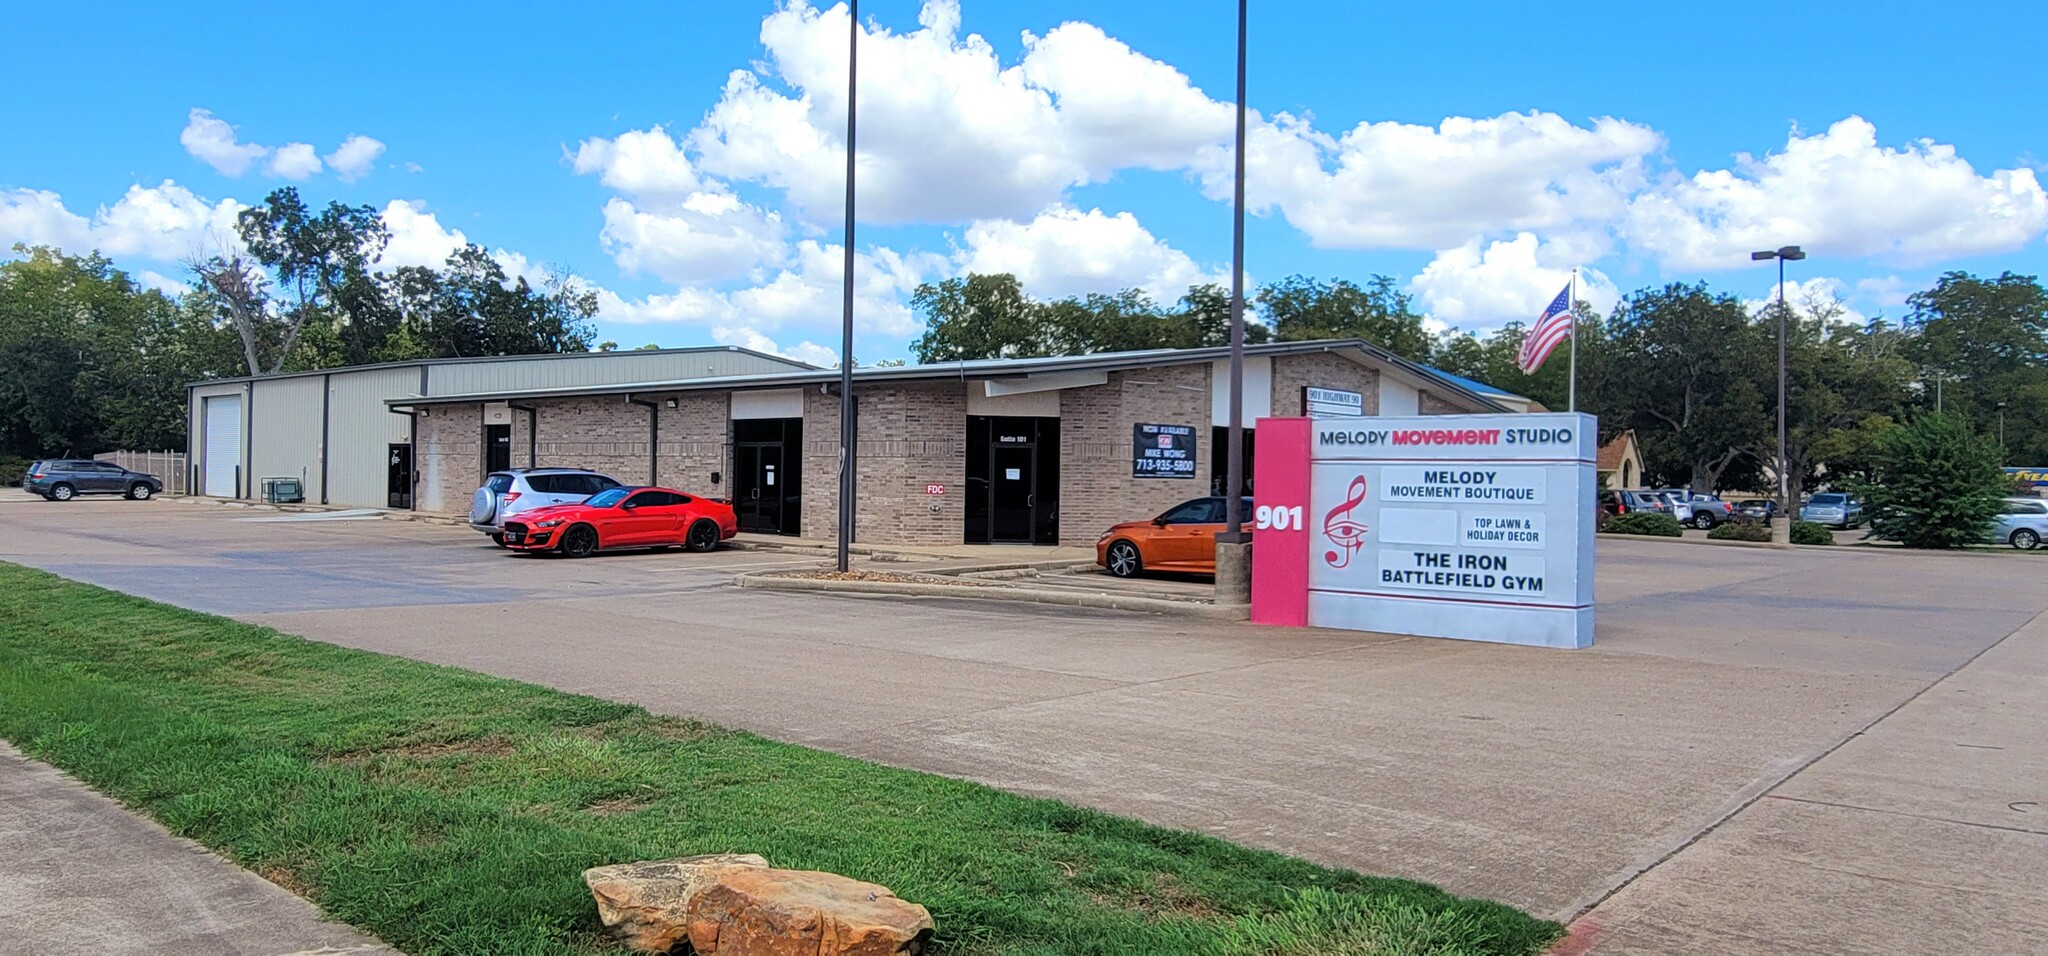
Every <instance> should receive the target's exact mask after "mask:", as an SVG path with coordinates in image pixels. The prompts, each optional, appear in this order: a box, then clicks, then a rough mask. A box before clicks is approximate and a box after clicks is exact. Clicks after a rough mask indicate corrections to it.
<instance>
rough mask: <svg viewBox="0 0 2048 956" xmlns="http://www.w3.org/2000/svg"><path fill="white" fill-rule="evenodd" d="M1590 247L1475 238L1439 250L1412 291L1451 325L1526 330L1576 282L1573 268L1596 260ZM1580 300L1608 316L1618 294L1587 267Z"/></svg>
mask: <svg viewBox="0 0 2048 956" xmlns="http://www.w3.org/2000/svg"><path fill="white" fill-rule="evenodd" d="M1586 248H1587V245H1586V240H1575V241H1571V240H1568V241H1562V242H1545V241H1542V240H1539V239H1538V238H1537V236H1536V234H1535V233H1530V232H1523V233H1518V234H1517V235H1516V236H1515V238H1513V239H1510V240H1505V241H1497V242H1484V241H1482V240H1479V239H1473V240H1471V241H1470V242H1466V243H1464V244H1463V245H1460V246H1457V247H1455V248H1451V249H1445V250H1442V251H1439V252H1438V253H1437V254H1436V258H1435V259H1432V260H1431V261H1430V263H1429V265H1427V266H1424V267H1423V270H1422V271H1421V272H1420V273H1418V274H1417V275H1416V276H1415V278H1414V280H1413V281H1412V282H1411V283H1410V288H1411V289H1413V290H1414V292H1415V297H1416V300H1417V301H1418V302H1419V303H1420V304H1421V305H1422V308H1423V310H1424V311H1425V312H1427V313H1428V314H1429V315H1431V316H1432V317H1434V318H1436V319H1438V320H1439V321H1441V322H1443V323H1445V324H1446V325H1451V326H1457V327H1459V328H1462V329H1465V330H1466V331H1480V332H1487V331H1492V330H1494V329H1497V328H1499V327H1501V326H1503V325H1506V324H1507V323H1509V322H1513V321H1520V322H1522V323H1523V324H1524V325H1527V324H1528V323H1530V322H1533V321H1535V319H1536V316H1537V314H1538V313H1540V312H1542V311H1543V309H1544V307H1545V306H1548V305H1549V304H1550V300H1551V299H1553V298H1555V297H1556V296H1557V294H1558V292H1560V291H1562V290H1563V289H1564V287H1565V284H1566V283H1568V282H1570V281H1571V270H1572V266H1573V265H1575V264H1578V263H1581V262H1586V261H1590V259H1591V258H1593V257H1590V256H1587V255H1585V254H1584V252H1585V249H1586ZM1577 298H1579V299H1580V300H1582V301H1585V302H1587V303H1590V304H1591V305H1592V307H1593V308H1594V309H1595V310H1597V311H1602V312H1604V311H1606V310H1607V309H1609V308H1611V307H1612V306H1613V305H1614V303H1615V301H1616V300H1617V299H1618V298H1619V292H1618V290H1616V289H1615V287H1614V283H1613V282H1612V281H1611V280H1609V279H1608V277H1607V276H1606V275H1605V274H1604V273H1602V272H1600V271H1599V270H1596V269H1591V268H1585V269H1581V270H1580V273H1579V285H1578V295H1577Z"/></svg>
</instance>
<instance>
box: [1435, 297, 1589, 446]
mask: <svg viewBox="0 0 2048 956" xmlns="http://www.w3.org/2000/svg"><path fill="white" fill-rule="evenodd" d="M1572 313H1573V317H1574V320H1575V321H1576V322H1577V323H1578V326H1577V328H1576V330H1575V334H1576V335H1577V336H1578V342H1577V343H1576V348H1577V349H1578V366H1579V411H1582V412H1586V413H1588V414H1595V415H1597V414H1601V407H1600V404H1599V395H1600V391H1601V389H1600V384H1601V382H1602V380H1603V369H1604V368H1605V357H1606V354H1607V349H1608V342H1607V330H1606V325H1605V323H1603V322H1602V321H1601V319H1600V316H1598V315H1596V314H1595V313H1594V312H1593V309H1592V306H1590V305H1587V304H1586V303H1584V302H1579V303H1576V304H1575V305H1574V306H1573V309H1572ZM1528 334H1529V327H1528V326H1526V325H1523V324H1522V323H1520V322H1510V323H1508V324H1507V326H1505V327H1504V328H1501V329H1500V330H1498V331H1496V332H1494V333H1493V334H1492V335H1488V336H1485V337H1484V338H1482V337H1479V336H1475V335H1468V334H1465V333H1462V332H1459V331H1457V330H1455V329H1454V330H1452V331H1450V332H1448V333H1445V334H1444V336H1443V337H1442V338H1441V339H1440V340H1439V342H1438V343H1437V347H1436V351H1435V356H1434V359H1433V361H1432V363H1431V364H1433V365H1435V366H1436V367H1437V368H1439V369H1442V370H1444V371H1446V372H1449V373H1451V374H1452V375H1461V376H1464V377H1465V378H1469V379H1472V380H1473V381H1478V382H1485V383H1486V384H1488V385H1492V386H1495V387H1496V388H1502V389H1506V390H1507V391H1510V392H1513V393H1515V394H1517V395H1526V396H1528V397H1530V398H1533V399H1535V400H1536V401H1538V402H1541V403H1543V406H1544V407H1545V408H1548V409H1551V410H1552V411H1560V412H1561V411H1564V410H1565V409H1566V408H1568V407H1570V393H1571V368H1572V356H1571V352H1570V350H1571V349H1572V348H1574V344H1573V343H1571V342H1566V343H1563V344H1560V345H1559V346H1558V347H1557V349H1556V350H1555V351H1553V352H1551V353H1550V359H1549V360H1548V361H1546V362H1544V363H1543V367H1541V368H1539V369H1537V370H1536V372H1535V373H1534V374H1528V373H1525V372H1523V371H1522V367H1521V364H1520V362H1519V357H1520V355H1521V351H1522V342H1523V340H1524V339H1526V338H1527V337H1528ZM1608 424H1609V423H1607V422H1603V423H1602V425H1603V427H1604V426H1606V425H1608ZM1622 427H1623V426H1620V425H1614V426H1613V428H1612V429H1611V431H1615V432H1618V431H1620V430H1621V428H1622Z"/></svg>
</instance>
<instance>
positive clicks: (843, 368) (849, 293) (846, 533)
mask: <svg viewBox="0 0 2048 956" xmlns="http://www.w3.org/2000/svg"><path fill="white" fill-rule="evenodd" d="M859 56H860V0H847V4H846V275H845V277H844V281H843V282H842V283H841V286H842V291H843V294H844V302H843V303H842V304H843V306H844V308H843V310H842V312H841V318H840V323H841V328H840V335H839V570H841V571H844V570H846V555H847V552H848V550H849V549H850V548H851V546H852V545H853V468H854V460H855V457H856V456H855V454H854V443H855V440H856V437H857V435H856V432H855V430H854V423H853V115H854V109H853V97H854V91H855V89H857V88H858V82H857V81H858V79H859V77H860V63H859Z"/></svg>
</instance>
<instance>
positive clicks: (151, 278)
mask: <svg viewBox="0 0 2048 956" xmlns="http://www.w3.org/2000/svg"><path fill="white" fill-rule="evenodd" d="M134 278H135V284H136V285H138V286H141V287H143V288H145V289H155V290H156V291H158V292H161V293H163V294H165V295H167V296H170V297H171V298H173V299H175V298H177V297H179V296H181V295H184V294H185V293H187V292H190V291H192V284H191V283H190V282H187V281H185V280H183V279H173V278H171V277H170V276H167V275H164V274H163V273H161V272H158V271H156V270H154V269H144V270H142V271H141V272H137V273H135V276H134Z"/></svg>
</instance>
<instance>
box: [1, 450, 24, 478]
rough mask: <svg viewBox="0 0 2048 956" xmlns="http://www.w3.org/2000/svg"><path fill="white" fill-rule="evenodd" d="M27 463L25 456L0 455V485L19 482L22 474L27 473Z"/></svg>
mask: <svg viewBox="0 0 2048 956" xmlns="http://www.w3.org/2000/svg"><path fill="white" fill-rule="evenodd" d="M28 463H29V459H27V458H16V457H15V456H13V455H0V485H18V484H21V477H22V475H24V474H27V473H28Z"/></svg>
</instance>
